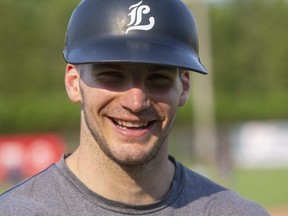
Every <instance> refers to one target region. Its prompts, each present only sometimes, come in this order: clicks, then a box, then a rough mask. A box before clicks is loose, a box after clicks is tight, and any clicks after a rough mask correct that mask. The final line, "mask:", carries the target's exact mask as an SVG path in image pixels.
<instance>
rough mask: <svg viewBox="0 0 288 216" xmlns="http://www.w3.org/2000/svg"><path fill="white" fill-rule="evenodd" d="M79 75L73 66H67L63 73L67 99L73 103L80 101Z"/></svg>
mask: <svg viewBox="0 0 288 216" xmlns="http://www.w3.org/2000/svg"><path fill="white" fill-rule="evenodd" d="M79 82H80V74H79V72H78V71H77V68H76V66H75V65H72V64H67V66H66V73H65V86H66V91H67V94H68V97H69V98H70V100H71V101H72V102H74V103H77V102H80V101H81V92H80V86H79Z"/></svg>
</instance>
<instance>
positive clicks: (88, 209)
mask: <svg viewBox="0 0 288 216" xmlns="http://www.w3.org/2000/svg"><path fill="white" fill-rule="evenodd" d="M170 160H172V161H173V163H174V164H175V166H176V173H175V177H174V180H173V183H172V186H171V190H170V191H169V193H168V194H167V195H166V196H165V197H164V198H163V199H162V200H161V201H159V202H156V203H154V204H151V205H127V204H123V203H119V202H115V201H111V200H107V199H105V198H104V197H101V196H100V195H98V194H96V193H94V192H93V191H91V190H90V189H88V188H87V187H86V186H85V185H84V184H83V183H82V182H81V181H80V180H79V179H78V178H77V177H76V176H75V175H74V174H73V173H72V172H71V171H70V170H69V168H68V167H67V165H66V163H65V160H64V157H63V158H62V159H61V160H60V161H59V162H58V163H56V164H53V165H51V166H50V167H49V168H47V169H46V170H44V171H43V172H41V173H39V174H38V175H36V176H34V177H32V178H30V179H28V180H27V181H24V182H22V183H20V184H19V185H17V186H16V187H14V188H13V189H11V190H9V191H7V192H5V193H4V194H2V195H1V196H0V215H3V216H8V215H13V216H17V215H21V216H23V215H29V216H33V215H37V216H38V215H45V216H48V215H53V216H55V215H69V216H74V215H75V216H76V215H77V216H79V215H83V216H90V215H97V216H98V215H105V216H110V215H114V216H115V215H118V216H120V215H160V216H161V215H163V216H164V215H165V216H169V215H177V216H181V215H183V216H187V215H193V216H204V215H207V216H208V215H209V216H216V215H217V216H220V215H221V216H225V215H226V216H246V215H247V216H260V215H261V216H265V215H268V214H267V212H266V211H265V210H264V209H263V208H262V207H261V206H259V205H257V204H255V203H253V202H250V201H248V200H246V199H244V198H242V197H240V196H239V195H237V194H236V193H234V192H232V191H230V190H227V189H225V188H223V187H221V186H219V185H217V184H215V183H213V182H211V181H210V180H208V179H206V178H204V177H202V176H200V175H199V174H197V173H195V172H193V171H191V170H189V169H187V168H186V167H184V166H183V165H182V164H180V163H179V162H176V161H175V160H174V159H173V158H172V157H170ZM87 172H89V171H88V170H87Z"/></svg>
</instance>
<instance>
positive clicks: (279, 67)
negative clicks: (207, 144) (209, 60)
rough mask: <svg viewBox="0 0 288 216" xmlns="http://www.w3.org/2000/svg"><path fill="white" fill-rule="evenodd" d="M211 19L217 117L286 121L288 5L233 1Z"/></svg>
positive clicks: (222, 118)
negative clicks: (281, 119)
mask: <svg viewBox="0 0 288 216" xmlns="http://www.w3.org/2000/svg"><path fill="white" fill-rule="evenodd" d="M211 17H212V19H211V20H212V27H213V29H212V32H213V44H214V47H213V50H214V53H213V56H214V65H215V90H216V102H217V103H216V105H217V118H218V119H219V120H222V121H223V120H234V121H235V120H245V119H263V118H265V119H267V118H268V119H269V118H287V117H288V110H287V109H286V107H285V102H286V101H287V96H286V94H287V90H288V73H287V68H288V61H287V60H286V55H287V53H288V42H287V39H286V38H287V37H288V31H287V27H288V4H287V1H281V0H278V1H262V0H253V1H251V0H234V1H231V2H230V3H229V4H227V5H225V7H223V6H222V7H214V8H212V10H211Z"/></svg>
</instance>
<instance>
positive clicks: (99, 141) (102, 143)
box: [81, 99, 176, 167]
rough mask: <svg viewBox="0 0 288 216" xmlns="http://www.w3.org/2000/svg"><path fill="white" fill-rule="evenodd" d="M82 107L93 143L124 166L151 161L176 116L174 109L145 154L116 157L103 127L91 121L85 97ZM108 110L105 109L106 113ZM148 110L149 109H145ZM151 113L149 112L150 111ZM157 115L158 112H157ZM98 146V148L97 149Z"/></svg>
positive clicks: (163, 142)
mask: <svg viewBox="0 0 288 216" xmlns="http://www.w3.org/2000/svg"><path fill="white" fill-rule="evenodd" d="M81 107H82V112H83V115H84V120H85V124H86V126H87V128H88V130H89V132H90V134H91V135H92V137H93V139H94V140H95V143H93V144H96V145H98V146H99V148H100V149H101V150H102V152H103V153H104V154H105V155H106V157H108V158H109V159H111V160H112V161H114V162H115V163H116V164H118V165H120V166H125V167H130V166H143V165H145V164H147V163H148V162H149V161H151V160H152V159H153V158H155V156H156V155H157V154H158V152H159V150H160V149H161V148H162V147H163V145H164V144H165V143H167V139H168V135H169V133H170V131H171V129H172V127H173V124H174V121H175V117H176V111H175V113H173V114H172V115H171V119H170V120H169V122H168V123H167V127H166V128H164V131H163V132H162V133H161V134H160V136H159V137H158V139H157V140H156V142H155V143H154V144H153V147H152V148H151V149H150V151H149V152H148V153H146V154H142V155H141V157H137V158H135V157H133V158H132V157H131V158H127V157H126V158H125V159H122V158H119V157H117V155H116V154H114V153H113V151H112V149H111V147H110V145H109V143H108V141H107V140H106V138H105V137H104V136H103V133H102V131H101V128H104V127H103V126H102V125H101V124H99V122H96V121H95V120H94V121H93V119H92V118H91V116H93V113H89V111H88V109H87V108H86V106H85V99H84V100H83V103H82V104H81ZM107 112H109V111H107V110H106V113H107ZM110 112H114V113H115V112H119V113H122V112H127V111H125V110H122V109H121V108H120V109H118V110H115V109H114V110H113V111H110ZM147 112H149V111H147ZM150 112H153V113H154V115H155V112H156V111H150ZM150 114H151V113H150ZM146 115H147V113H146ZM157 115H159V114H157ZM133 142H134V141H133V139H130V140H127V143H131V144H132V143H133ZM92 148H93V149H95V147H93V146H92ZM99 148H98V149H99Z"/></svg>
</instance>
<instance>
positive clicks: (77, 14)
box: [64, 0, 207, 74]
mask: <svg viewBox="0 0 288 216" xmlns="http://www.w3.org/2000/svg"><path fill="white" fill-rule="evenodd" d="M198 52H199V51H198V38H197V30H196V24H195V20H194V17H193V15H192V13H191V11H190V10H189V9H188V8H187V6H186V5H185V4H184V3H183V2H182V1H181V0H157V1H155V0H143V1H141V0H83V1H82V2H81V3H80V4H79V5H78V7H77V8H76V9H75V10H74V12H73V14H72V16H71V19H70V22H69V25H68V29H67V35H66V45H65V49H64V58H65V60H66V61H67V62H68V63H72V64H83V63H84V64H85V63H113V62H114V63H121V62H122V63H129V62H130V63H148V64H158V65H166V66H172V67H178V68H185V69H187V70H191V71H196V72H200V73H204V74H205V73H207V71H206V69H205V68H204V67H203V65H202V64H201V62H200V60H199V56H198Z"/></svg>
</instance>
